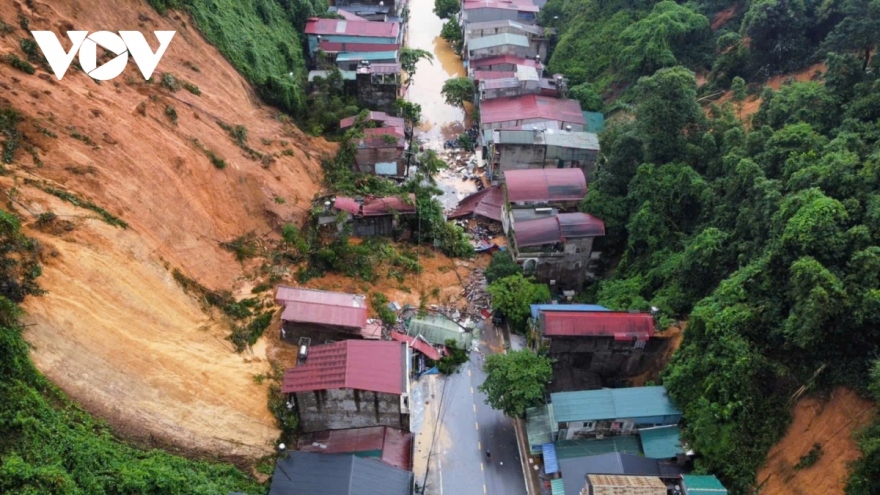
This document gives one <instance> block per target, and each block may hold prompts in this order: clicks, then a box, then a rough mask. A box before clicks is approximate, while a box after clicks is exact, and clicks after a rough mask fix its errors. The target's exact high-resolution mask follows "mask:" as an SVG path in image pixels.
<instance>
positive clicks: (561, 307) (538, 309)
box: [531, 304, 610, 319]
mask: <svg viewBox="0 0 880 495" xmlns="http://www.w3.org/2000/svg"><path fill="white" fill-rule="evenodd" d="M531 310H532V318H535V319H537V318H538V314H539V313H542V312H544V311H569V312H572V311H610V310H609V309H608V308H606V307H605V306H599V305H598V304H532V305H531Z"/></svg>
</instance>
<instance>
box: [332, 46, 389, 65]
mask: <svg viewBox="0 0 880 495" xmlns="http://www.w3.org/2000/svg"><path fill="white" fill-rule="evenodd" d="M357 60H369V61H371V62H373V61H376V60H393V61H395V62H396V61H397V50H387V49H386V51H378V50H376V51H366V52H356V51H346V52H342V53H340V54H339V55H337V56H336V62H337V63H339V62H353V61H357Z"/></svg>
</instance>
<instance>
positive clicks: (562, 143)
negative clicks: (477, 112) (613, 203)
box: [487, 81, 599, 177]
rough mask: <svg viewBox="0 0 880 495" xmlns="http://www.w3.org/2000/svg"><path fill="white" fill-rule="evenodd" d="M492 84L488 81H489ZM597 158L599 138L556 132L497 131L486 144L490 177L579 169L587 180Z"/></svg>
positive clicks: (588, 133) (565, 131)
mask: <svg viewBox="0 0 880 495" xmlns="http://www.w3.org/2000/svg"><path fill="white" fill-rule="evenodd" d="M489 82H491V81H489ZM598 155H599V136H598V135H596V134H593V133H591V132H580V131H568V130H564V131H560V130H558V129H537V128H536V129H532V130H527V129H523V130H515V129H497V130H494V131H493V133H492V140H491V142H490V143H489V150H488V159H487V161H488V162H489V163H490V164H491V168H490V170H492V175H493V177H494V176H495V175H498V174H501V173H504V172H506V171H508V170H519V169H534V168H579V169H581V170H583V172H584V176H586V177H589V176H590V174H592V172H593V168H594V167H595V165H596V158H597V157H598Z"/></svg>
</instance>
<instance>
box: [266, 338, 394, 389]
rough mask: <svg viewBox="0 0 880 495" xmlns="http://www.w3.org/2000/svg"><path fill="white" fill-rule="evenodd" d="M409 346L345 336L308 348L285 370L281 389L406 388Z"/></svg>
mask: <svg viewBox="0 0 880 495" xmlns="http://www.w3.org/2000/svg"><path fill="white" fill-rule="evenodd" d="M405 359H406V347H405V346H404V345H403V344H401V343H400V342H395V341H388V340H384V341H376V340H345V341H342V342H336V343H333V344H324V345H315V346H311V347H310V348H309V356H308V359H306V361H305V362H304V363H302V364H300V365H298V366H297V367H296V368H292V369H288V370H285V371H284V382H283V384H282V386H281V391H282V392H284V393H286V394H287V393H291V392H310V391H314V390H329V389H338V388H351V389H355V390H369V391H372V392H383V393H388V394H401V393H403V391H404V390H405V387H404V380H407V379H408V377H406V376H404V375H405V371H404V360H405Z"/></svg>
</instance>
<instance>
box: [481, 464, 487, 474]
mask: <svg viewBox="0 0 880 495" xmlns="http://www.w3.org/2000/svg"><path fill="white" fill-rule="evenodd" d="M485 467H486V465H485V464H483V463H482V462H481V463H480V471H481V472H482V471H483V470H484V469H485Z"/></svg>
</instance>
